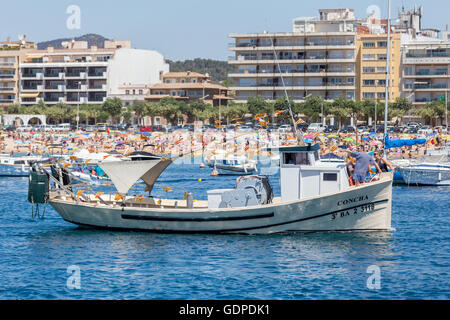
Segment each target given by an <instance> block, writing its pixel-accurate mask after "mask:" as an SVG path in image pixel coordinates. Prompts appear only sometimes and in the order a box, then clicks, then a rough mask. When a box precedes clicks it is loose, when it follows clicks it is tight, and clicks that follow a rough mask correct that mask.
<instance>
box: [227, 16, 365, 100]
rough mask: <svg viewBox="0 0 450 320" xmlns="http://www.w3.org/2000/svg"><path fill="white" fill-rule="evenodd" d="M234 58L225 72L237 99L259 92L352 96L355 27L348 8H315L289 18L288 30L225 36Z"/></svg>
mask: <svg viewBox="0 0 450 320" xmlns="http://www.w3.org/2000/svg"><path fill="white" fill-rule="evenodd" d="M229 37H230V38H233V39H234V43H232V44H231V45H230V48H229V49H230V50H232V51H233V52H234V56H232V57H230V59H229V64H232V65H234V66H235V72H234V73H231V74H229V75H228V76H229V78H231V79H233V80H234V82H235V84H236V86H235V87H232V88H231V90H233V91H234V92H235V95H236V101H237V102H245V101H247V99H248V98H249V97H253V96H262V97H263V98H264V99H266V100H269V101H273V100H276V99H278V98H281V97H284V96H285V93H284V91H285V90H287V92H288V95H289V96H290V97H291V98H292V99H293V100H295V101H301V100H304V99H305V98H306V97H308V96H321V97H322V98H324V99H325V100H333V99H335V98H337V97H341V96H343V97H346V98H347V99H355V89H356V84H355V75H356V25H355V18H354V14H353V10H349V9H336V10H334V9H332V10H319V17H318V18H309V17H306V18H298V19H295V20H294V25H293V32H290V33H266V32H264V33H259V34H256V33H240V34H230V35H229Z"/></svg>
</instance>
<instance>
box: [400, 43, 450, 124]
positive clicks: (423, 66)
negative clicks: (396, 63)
mask: <svg viewBox="0 0 450 320" xmlns="http://www.w3.org/2000/svg"><path fill="white" fill-rule="evenodd" d="M405 37H407V36H406V35H405ZM402 51H403V52H402V79H403V80H402V95H403V96H404V97H406V98H408V99H409V100H410V101H411V102H412V104H413V106H414V108H420V107H423V106H424V105H425V104H427V103H429V102H433V101H438V100H444V99H445V94H446V92H448V89H449V87H450V77H449V72H450V41H449V40H448V39H428V38H416V39H411V38H409V37H408V38H407V39H405V40H404V45H403V48H402ZM407 118H411V119H414V118H415V117H414V115H412V114H408V116H407Z"/></svg>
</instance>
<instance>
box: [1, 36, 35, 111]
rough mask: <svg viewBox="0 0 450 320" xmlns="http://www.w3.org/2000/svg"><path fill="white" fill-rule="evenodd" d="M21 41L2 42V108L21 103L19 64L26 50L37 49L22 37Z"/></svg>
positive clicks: (8, 40)
mask: <svg viewBox="0 0 450 320" xmlns="http://www.w3.org/2000/svg"><path fill="white" fill-rule="evenodd" d="M21 38H22V39H23V40H21V41H11V39H10V38H8V39H7V40H6V41H2V42H0V106H5V105H10V104H14V103H19V64H20V60H21V58H22V57H23V54H24V50H26V49H30V48H35V45H34V43H33V42H29V41H27V40H26V36H21Z"/></svg>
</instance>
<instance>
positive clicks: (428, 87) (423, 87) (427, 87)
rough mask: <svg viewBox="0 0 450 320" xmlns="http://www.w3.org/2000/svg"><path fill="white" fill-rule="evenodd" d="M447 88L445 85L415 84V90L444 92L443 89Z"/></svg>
mask: <svg viewBox="0 0 450 320" xmlns="http://www.w3.org/2000/svg"><path fill="white" fill-rule="evenodd" d="M446 88H447V86H446V85H445V84H415V85H414V89H415V90H432V89H440V90H438V91H442V89H444V91H445V89H446Z"/></svg>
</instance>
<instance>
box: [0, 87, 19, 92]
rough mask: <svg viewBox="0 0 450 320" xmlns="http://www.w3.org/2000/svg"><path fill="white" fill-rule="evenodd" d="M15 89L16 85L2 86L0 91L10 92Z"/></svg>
mask: <svg viewBox="0 0 450 320" xmlns="http://www.w3.org/2000/svg"><path fill="white" fill-rule="evenodd" d="M15 89H16V88H14V87H6V88H5V87H0V91H3V92H9V91H15Z"/></svg>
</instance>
